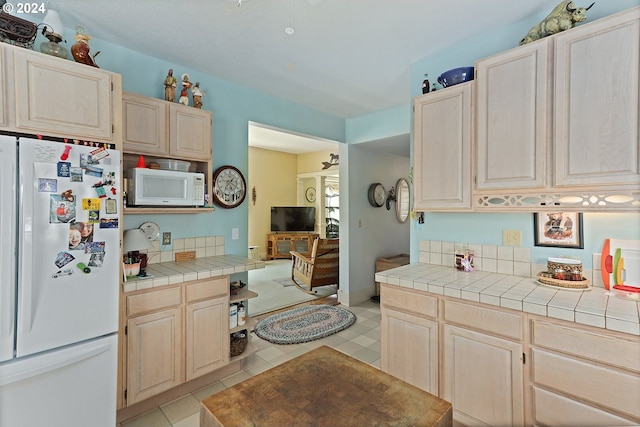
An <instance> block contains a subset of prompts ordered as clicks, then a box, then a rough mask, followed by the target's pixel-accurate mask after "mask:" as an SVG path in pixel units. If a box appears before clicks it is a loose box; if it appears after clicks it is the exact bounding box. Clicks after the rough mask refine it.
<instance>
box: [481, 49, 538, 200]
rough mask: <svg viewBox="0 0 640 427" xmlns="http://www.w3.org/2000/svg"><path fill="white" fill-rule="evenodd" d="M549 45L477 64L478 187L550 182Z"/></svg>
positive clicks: (499, 187)
mask: <svg viewBox="0 0 640 427" xmlns="http://www.w3.org/2000/svg"><path fill="white" fill-rule="evenodd" d="M548 45H549V42H548V40H542V41H538V42H535V43H530V44H527V45H525V46H521V47H519V48H516V49H513V50H510V51H508V52H505V53H501V54H499V55H495V56H492V57H490V58H487V59H483V60H481V61H478V62H477V63H476V90H477V92H476V93H477V101H476V107H477V108H476V114H477V134H476V141H477V147H478V149H477V164H476V174H477V175H476V187H477V188H478V189H503V188H510V189H511V188H542V187H544V186H545V184H546V182H545V181H546V179H545V177H546V168H545V164H546V147H547V141H548V140H549V138H548V136H549V134H550V129H548V126H547V123H548V117H549V116H550V109H549V107H548V105H549V104H548V98H549V96H548V94H549V82H550V79H549V78H548V75H549V73H548V70H547V67H548V66H549V63H550V62H549V59H548V52H549V49H548ZM549 118H550V117H549Z"/></svg>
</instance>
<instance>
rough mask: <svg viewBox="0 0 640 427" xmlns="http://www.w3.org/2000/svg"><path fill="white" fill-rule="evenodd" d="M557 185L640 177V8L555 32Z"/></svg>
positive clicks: (624, 181)
mask: <svg viewBox="0 0 640 427" xmlns="http://www.w3.org/2000/svg"><path fill="white" fill-rule="evenodd" d="M555 55H556V57H555V64H556V69H555V103H554V105H555V108H556V110H555V135H554V142H555V162H556V163H555V182H554V185H555V186H593V185H615V184H638V183H640V156H639V155H638V137H639V135H638V119H639V117H640V114H639V109H640V88H639V87H638V82H639V73H640V71H639V68H640V58H639V56H640V8H634V9H631V10H630V11H628V12H623V13H620V14H617V15H613V16H611V17H610V18H605V19H601V20H598V21H596V22H593V23H591V24H589V25H588V26H587V25H585V26H584V27H576V28H575V29H572V30H571V31H566V32H563V33H560V34H558V35H557V36H556V37H555Z"/></svg>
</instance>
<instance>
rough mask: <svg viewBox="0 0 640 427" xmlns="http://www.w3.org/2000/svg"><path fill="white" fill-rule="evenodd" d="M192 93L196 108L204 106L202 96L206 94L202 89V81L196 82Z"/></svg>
mask: <svg viewBox="0 0 640 427" xmlns="http://www.w3.org/2000/svg"><path fill="white" fill-rule="evenodd" d="M191 93H192V94H193V106H194V107H196V108H202V97H203V96H204V92H203V91H202V90H201V89H200V82H196V84H195V85H194V86H193V87H192V88H191Z"/></svg>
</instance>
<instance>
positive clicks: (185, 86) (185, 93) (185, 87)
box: [178, 73, 192, 105]
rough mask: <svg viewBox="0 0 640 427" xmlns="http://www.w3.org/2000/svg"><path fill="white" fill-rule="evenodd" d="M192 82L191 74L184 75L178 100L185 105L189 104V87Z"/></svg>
mask: <svg viewBox="0 0 640 427" xmlns="http://www.w3.org/2000/svg"><path fill="white" fill-rule="evenodd" d="M191 85H192V83H191V82H190V81H189V74H186V73H185V74H183V75H182V90H181V91H180V99H179V100H178V102H179V103H180V104H183V105H189V89H190V88H191Z"/></svg>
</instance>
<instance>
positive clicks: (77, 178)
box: [69, 168, 82, 182]
mask: <svg viewBox="0 0 640 427" xmlns="http://www.w3.org/2000/svg"><path fill="white" fill-rule="evenodd" d="M69 178H71V182H82V168H69Z"/></svg>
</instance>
